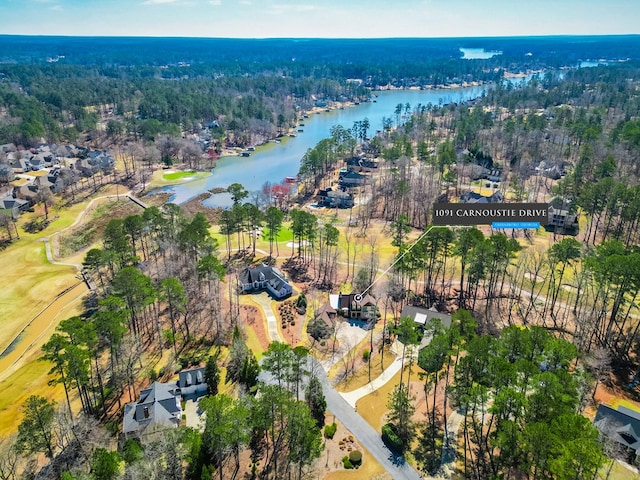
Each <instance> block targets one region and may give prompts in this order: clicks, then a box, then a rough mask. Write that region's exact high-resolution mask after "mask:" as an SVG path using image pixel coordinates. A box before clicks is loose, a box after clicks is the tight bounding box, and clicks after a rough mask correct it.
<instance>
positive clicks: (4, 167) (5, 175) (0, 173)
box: [0, 163, 16, 183]
mask: <svg viewBox="0 0 640 480" xmlns="http://www.w3.org/2000/svg"><path fill="white" fill-rule="evenodd" d="M14 178H16V175H15V173H13V168H11V165H9V164H8V163H0V183H9V182H10V181H12V180H13V179H14Z"/></svg>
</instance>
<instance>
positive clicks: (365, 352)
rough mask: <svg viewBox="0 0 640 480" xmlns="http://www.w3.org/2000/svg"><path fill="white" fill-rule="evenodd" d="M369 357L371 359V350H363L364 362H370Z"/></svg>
mask: <svg viewBox="0 0 640 480" xmlns="http://www.w3.org/2000/svg"><path fill="white" fill-rule="evenodd" d="M369 357H371V350H368V349H367V350H363V351H362V360H364V361H365V362H368V361H369Z"/></svg>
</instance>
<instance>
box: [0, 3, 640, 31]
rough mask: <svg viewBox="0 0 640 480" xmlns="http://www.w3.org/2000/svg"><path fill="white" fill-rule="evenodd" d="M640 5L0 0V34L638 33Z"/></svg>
mask: <svg viewBox="0 0 640 480" xmlns="http://www.w3.org/2000/svg"><path fill="white" fill-rule="evenodd" d="M639 19H640V1H639V0H0V34H18V35H73V36H75V35H97V36H156V37H227V38H388V37H479V36H491V37H493V36H518V35H605V34H637V33H640V22H639V21H638V20H639Z"/></svg>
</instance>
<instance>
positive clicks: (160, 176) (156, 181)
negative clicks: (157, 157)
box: [149, 170, 211, 189]
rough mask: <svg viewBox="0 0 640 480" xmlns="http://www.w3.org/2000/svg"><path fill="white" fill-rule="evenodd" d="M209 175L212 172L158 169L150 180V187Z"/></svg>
mask: <svg viewBox="0 0 640 480" xmlns="http://www.w3.org/2000/svg"><path fill="white" fill-rule="evenodd" d="M209 175H211V173H210V172H196V171H195V170H186V171H181V170H177V171H174V170H168V171H167V170H156V171H155V172H153V176H152V177H151V181H150V182H149V189H153V188H156V187H163V186H166V185H174V184H176V183H184V182H189V181H191V180H196V179H201V178H206V177H208V176H209Z"/></svg>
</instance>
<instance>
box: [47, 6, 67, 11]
mask: <svg viewBox="0 0 640 480" xmlns="http://www.w3.org/2000/svg"><path fill="white" fill-rule="evenodd" d="M49 10H52V11H54V12H61V11H63V10H64V7H63V6H62V5H54V6H53V7H49Z"/></svg>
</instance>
